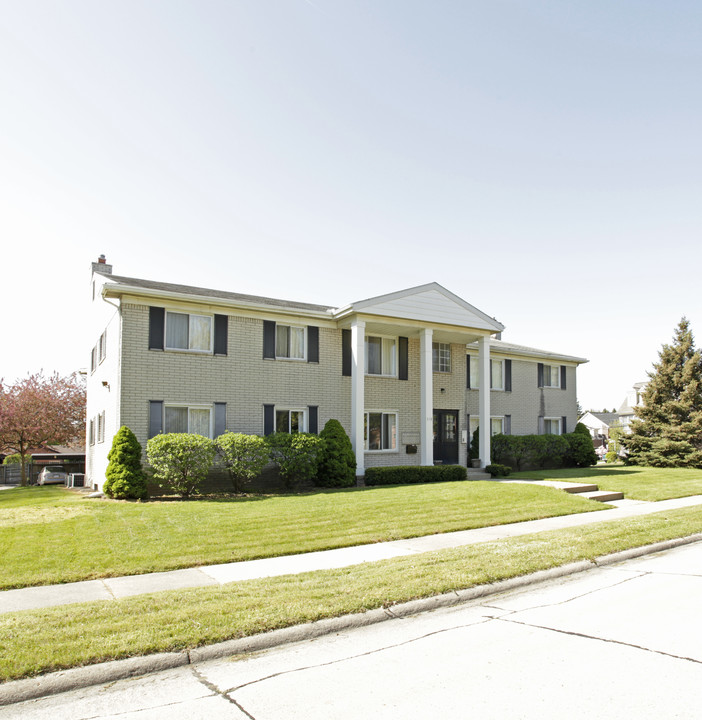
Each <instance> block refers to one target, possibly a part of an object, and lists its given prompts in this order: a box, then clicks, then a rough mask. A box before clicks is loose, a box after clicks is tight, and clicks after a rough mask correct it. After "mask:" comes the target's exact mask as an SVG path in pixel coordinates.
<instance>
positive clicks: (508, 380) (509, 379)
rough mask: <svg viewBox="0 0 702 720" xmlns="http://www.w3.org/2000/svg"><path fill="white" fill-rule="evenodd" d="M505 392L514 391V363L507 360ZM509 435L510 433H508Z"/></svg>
mask: <svg viewBox="0 0 702 720" xmlns="http://www.w3.org/2000/svg"><path fill="white" fill-rule="evenodd" d="M505 390H507V391H508V392H511V391H512V361H511V360H505ZM507 434H509V433H507Z"/></svg>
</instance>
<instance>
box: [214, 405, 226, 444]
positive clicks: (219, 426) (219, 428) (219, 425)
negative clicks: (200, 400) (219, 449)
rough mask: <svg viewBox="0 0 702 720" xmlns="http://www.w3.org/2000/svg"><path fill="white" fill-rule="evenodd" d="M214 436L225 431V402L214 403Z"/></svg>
mask: <svg viewBox="0 0 702 720" xmlns="http://www.w3.org/2000/svg"><path fill="white" fill-rule="evenodd" d="M214 411H215V417H214V436H215V437H216V438H217V437H219V436H220V435H222V434H223V433H225V432H226V431H227V403H223V402H216V403H215V404H214Z"/></svg>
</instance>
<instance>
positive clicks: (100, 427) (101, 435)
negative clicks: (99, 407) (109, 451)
mask: <svg viewBox="0 0 702 720" xmlns="http://www.w3.org/2000/svg"><path fill="white" fill-rule="evenodd" d="M97 441H98V443H104V442H105V411H104V410H103V411H102V412H101V413H99V414H98V416H97Z"/></svg>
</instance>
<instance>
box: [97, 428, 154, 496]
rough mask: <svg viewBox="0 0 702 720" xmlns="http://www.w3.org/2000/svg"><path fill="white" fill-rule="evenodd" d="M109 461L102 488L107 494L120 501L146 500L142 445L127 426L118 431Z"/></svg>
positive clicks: (109, 454)
mask: <svg viewBox="0 0 702 720" xmlns="http://www.w3.org/2000/svg"><path fill="white" fill-rule="evenodd" d="M107 459H108V460H109V461H110V462H109V464H108V466H107V470H106V471H105V478H106V480H105V484H104V485H103V488H102V489H103V491H104V492H105V494H106V495H109V496H110V497H112V498H117V499H118V500H126V499H128V498H132V499H136V500H145V499H146V497H147V495H148V493H147V490H146V477H145V475H144V471H143V470H142V467H141V445H140V444H139V441H138V440H137V439H136V436H135V435H134V433H133V432H132V431H131V430H130V429H129V428H128V427H127V426H126V425H122V427H121V428H120V429H119V430H118V431H117V434H116V435H115V437H114V440H113V441H112V448H111V449H110V452H109V453H108V454H107Z"/></svg>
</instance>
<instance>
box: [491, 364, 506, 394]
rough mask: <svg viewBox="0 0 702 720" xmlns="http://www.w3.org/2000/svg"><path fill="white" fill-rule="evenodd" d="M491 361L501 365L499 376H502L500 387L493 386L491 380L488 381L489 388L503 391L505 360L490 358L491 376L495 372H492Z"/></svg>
mask: <svg viewBox="0 0 702 720" xmlns="http://www.w3.org/2000/svg"><path fill="white" fill-rule="evenodd" d="M492 363H499V364H500V365H501V366H502V372H501V373H500V376H501V377H502V385H501V386H500V387H494V386H493V384H492V382H490V390H498V391H500V392H504V389H505V361H504V358H490V372H491V377H494V376H495V373H494V372H492Z"/></svg>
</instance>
